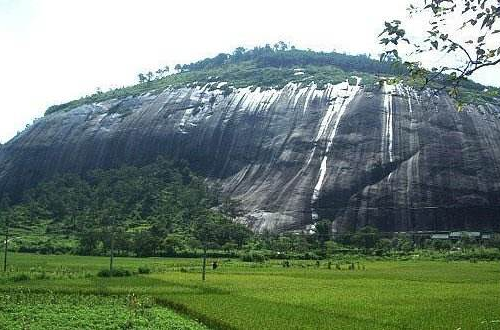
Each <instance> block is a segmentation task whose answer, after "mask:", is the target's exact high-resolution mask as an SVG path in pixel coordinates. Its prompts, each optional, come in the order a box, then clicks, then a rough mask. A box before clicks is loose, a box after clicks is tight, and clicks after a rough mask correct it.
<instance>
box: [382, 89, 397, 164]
mask: <svg viewBox="0 0 500 330" xmlns="http://www.w3.org/2000/svg"><path fill="white" fill-rule="evenodd" d="M395 91H396V88H395V86H394V85H389V84H387V83H384V110H385V116H386V120H385V128H384V136H383V137H382V142H383V146H382V149H383V150H382V151H383V153H384V154H389V162H391V163H392V162H393V161H394V152H393V144H394V127H393V116H394V108H393V104H392V97H393V94H394V93H395Z"/></svg>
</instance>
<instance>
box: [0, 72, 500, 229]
mask: <svg viewBox="0 0 500 330" xmlns="http://www.w3.org/2000/svg"><path fill="white" fill-rule="evenodd" d="M287 70H294V69H293V67H290V68H287ZM295 72H302V73H303V74H304V75H307V74H308V72H307V69H306V68H299V67H296V68H295ZM294 76H300V75H295V74H294ZM212 80H213V79H212ZM228 85H233V86H234V85H235V84H233V83H232V82H226V81H223V80H222V79H219V80H217V81H212V82H203V84H193V86H192V87H178V86H175V87H164V88H159V89H156V90H154V91H149V92H143V93H139V94H137V95H129V96H124V97H115V98H113V97H112V98H108V99H104V100H102V101H96V102H90V103H88V102H85V103H84V104H81V105H76V106H75V107H72V108H66V109H64V111H53V112H52V113H50V114H48V115H47V116H45V117H43V118H42V119H40V120H38V121H37V122H36V123H34V125H32V126H31V127H30V128H29V129H27V130H26V131H24V132H23V133H21V134H20V135H18V136H17V137H16V138H14V139H12V140H11V141H9V142H8V143H6V144H5V145H4V146H3V147H2V148H1V149H0V189H1V191H2V192H3V193H10V194H13V195H14V196H15V195H16V194H17V195H19V194H20V192H21V191H22V190H24V189H25V188H28V187H31V186H33V184H34V183H35V182H38V181H40V180H42V179H44V178H47V177H50V176H52V175H54V174H57V173H62V172H78V173H83V172H85V171H87V170H90V169H94V168H111V167H117V166H120V165H122V164H137V165H140V164H147V163H149V162H152V161H154V160H155V159H156V158H157V156H159V155H164V156H167V157H169V158H173V159H185V160H187V161H188V162H189V164H190V166H191V168H192V169H193V170H195V171H196V172H197V173H199V174H201V175H203V176H205V177H207V178H208V181H209V182H210V183H212V184H218V183H220V184H221V185H222V187H223V190H224V191H225V192H226V193H227V194H230V195H231V196H232V197H233V198H235V199H238V200H240V201H242V203H241V205H242V207H243V208H244V210H245V212H244V213H245V217H244V219H242V220H243V221H245V222H247V223H248V224H249V225H250V226H251V227H252V228H253V229H255V230H257V231H262V230H264V229H269V230H289V229H301V228H305V227H306V226H308V225H311V224H313V223H314V222H315V221H316V220H317V219H320V218H328V219H333V220H335V222H334V223H335V228H336V229H337V230H341V231H345V230H352V229H355V228H359V227H362V226H364V225H366V224H371V225H375V226H377V227H378V228H379V229H381V230H384V231H413V230H449V229H481V230H499V229H500V216H499V215H498V214H500V212H499V211H500V208H499V205H500V107H498V106H496V105H492V104H483V105H478V106H467V107H465V109H464V110H463V111H461V112H458V111H457V110H456V108H455V106H454V104H453V101H452V100H451V99H450V98H449V97H447V96H446V95H436V94H434V93H431V92H430V91H423V92H421V91H416V90H414V89H412V88H410V87H407V86H405V85H402V84H399V85H389V84H387V83H386V84H384V85H383V86H378V85H374V84H373V81H371V82H368V83H366V84H365V82H364V81H363V79H361V78H357V77H352V78H350V79H348V80H347V81H344V82H340V83H337V82H335V83H325V84H323V85H317V84H315V83H313V82H309V81H303V82H288V83H286V84H284V85H283V86H277V88H272V86H271V87H266V88H261V87H236V86H234V87H231V88H228Z"/></svg>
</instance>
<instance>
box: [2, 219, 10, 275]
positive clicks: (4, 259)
mask: <svg viewBox="0 0 500 330" xmlns="http://www.w3.org/2000/svg"><path fill="white" fill-rule="evenodd" d="M8 247H9V222H8V220H7V217H5V242H4V251H3V272H4V273H5V272H6V271H7V248H8Z"/></svg>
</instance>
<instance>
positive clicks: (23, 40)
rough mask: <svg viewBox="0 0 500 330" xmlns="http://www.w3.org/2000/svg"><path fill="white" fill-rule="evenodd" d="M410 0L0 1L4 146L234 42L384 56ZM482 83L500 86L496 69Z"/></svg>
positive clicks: (0, 121)
mask: <svg viewBox="0 0 500 330" xmlns="http://www.w3.org/2000/svg"><path fill="white" fill-rule="evenodd" d="M407 6H408V1H405V0H377V1H373V0H349V1H325V0H308V1H303V0H302V1H290V0H288V1H284V0H283V1H278V0H276V1H270V0H252V1H247V0H245V1H240V0H232V1H230V0H211V1H206V0H180V1H179V0H173V1H164V0H158V1H152V0H151V1H148V0H142V1H138V0H137V1H127V0H71V1H70V0H39V1H36V0H0V41H1V51H0V93H1V94H0V95H1V100H0V102H1V103H0V142H2V143H3V142H6V141H7V140H9V139H10V138H12V137H13V136H14V135H15V134H16V132H17V131H19V130H22V129H23V128H24V127H25V125H26V124H28V123H31V122H32V120H33V119H34V118H36V117H41V116H42V115H43V113H44V111H45V109H46V108H47V107H48V106H50V105H53V104H59V103H62V102H66V101H70V100H72V99H75V98H79V97H81V96H84V95H87V94H91V93H93V92H95V90H96V88H97V87H100V88H102V89H103V90H107V89H109V88H112V87H119V86H123V85H130V84H132V83H135V81H136V80H137V73H139V72H146V71H149V70H152V71H154V70H156V69H157V68H159V67H163V66H164V65H165V64H168V65H171V66H172V65H173V64H176V63H188V62H192V61H195V60H198V59H202V58H205V57H208V56H214V55H216V54H218V53H220V52H231V51H232V50H233V49H234V48H236V47H238V46H244V47H247V48H248V47H253V46H256V45H264V44H266V43H270V44H273V43H275V42H276V41H279V40H283V41H286V42H288V43H291V44H293V45H295V46H297V47H298V48H312V49H314V50H326V51H330V50H337V51H345V52H348V53H370V54H378V53H380V52H381V49H380V47H379V45H378V43H377V35H378V33H379V32H380V30H381V28H382V26H383V22H384V21H385V20H389V19H393V18H404V17H405V15H406V10H405V9H406V7H407ZM476 80H479V81H480V82H483V83H486V84H491V85H496V86H500V72H499V71H498V70H497V71H496V72H489V73H482V74H481V75H479V76H477V77H476Z"/></svg>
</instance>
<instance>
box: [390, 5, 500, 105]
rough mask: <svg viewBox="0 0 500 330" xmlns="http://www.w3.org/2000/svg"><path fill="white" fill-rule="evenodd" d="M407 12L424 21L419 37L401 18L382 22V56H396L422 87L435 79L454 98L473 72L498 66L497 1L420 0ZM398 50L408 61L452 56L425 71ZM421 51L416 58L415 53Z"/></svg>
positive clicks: (499, 29)
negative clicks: (447, 62)
mask: <svg viewBox="0 0 500 330" xmlns="http://www.w3.org/2000/svg"><path fill="white" fill-rule="evenodd" d="M419 2H420V4H419V5H413V4H412V5H410V7H409V8H408V12H409V13H410V15H411V16H412V17H413V18H415V19H418V18H421V17H423V18H424V19H429V20H428V25H427V28H426V32H425V37H424V39H423V40H422V39H421V38H420V39H419V37H413V36H411V33H408V32H407V31H406V29H405V28H404V23H403V22H401V21H400V20H393V21H391V22H385V28H384V30H383V32H382V33H381V34H380V43H381V44H383V45H384V46H386V47H387V49H386V51H385V52H384V53H383V54H382V59H390V60H391V61H392V60H399V61H401V63H402V64H403V65H404V67H406V69H407V70H408V72H409V74H410V77H411V78H413V81H415V82H418V83H419V84H421V85H422V86H423V87H425V86H428V85H429V84H433V83H437V84H438V85H439V86H440V88H441V89H443V90H446V91H447V92H448V93H449V94H450V95H451V96H452V97H455V98H457V97H458V94H459V87H460V86H462V85H463V84H464V82H465V81H466V80H467V78H469V77H470V76H472V75H473V74H474V73H475V72H477V71H479V70H481V69H484V68H488V67H492V66H495V65H498V64H500V47H499V46H500V23H499V21H498V20H497V19H498V18H500V2H499V1H498V0H423V1H422V0H419ZM401 50H406V51H408V54H407V56H408V57H409V58H413V59H419V58H421V55H424V54H429V53H430V54H433V53H437V54H442V55H441V56H442V57H446V58H453V60H452V61H449V64H440V65H435V66H434V67H432V68H431V69H430V70H427V69H426V68H424V66H423V65H422V63H421V62H419V61H417V60H406V61H403V60H402V59H401V57H400V52H401ZM419 55H420V56H419Z"/></svg>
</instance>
